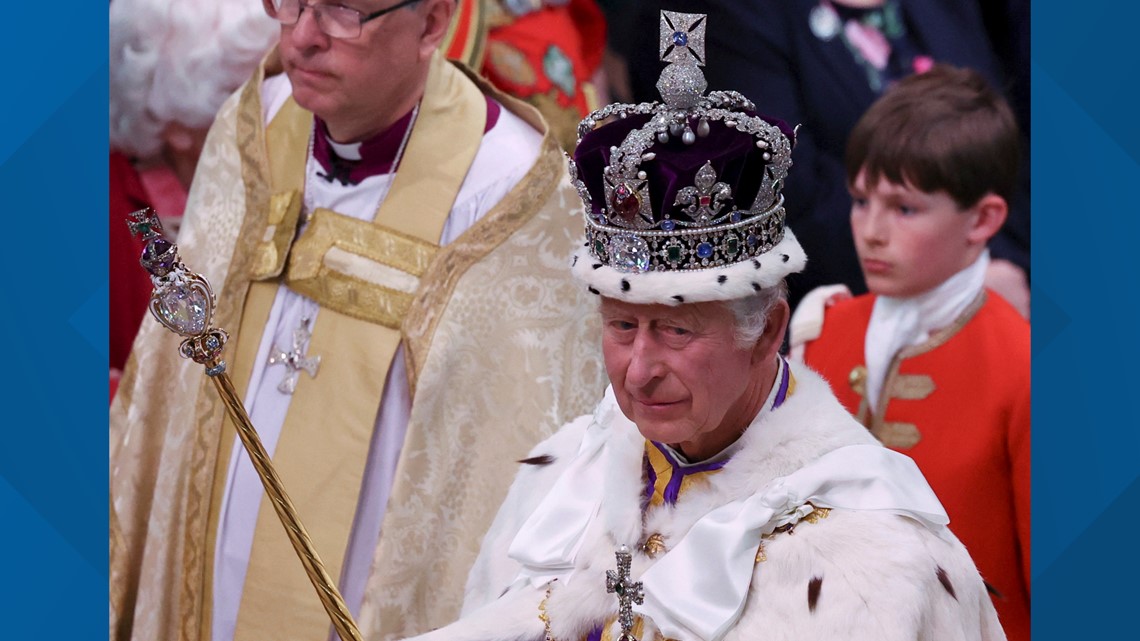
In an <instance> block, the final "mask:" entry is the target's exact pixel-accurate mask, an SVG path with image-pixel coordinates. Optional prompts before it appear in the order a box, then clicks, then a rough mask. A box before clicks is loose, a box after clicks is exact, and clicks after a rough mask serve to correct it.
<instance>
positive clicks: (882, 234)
mask: <svg viewBox="0 0 1140 641" xmlns="http://www.w3.org/2000/svg"><path fill="white" fill-rule="evenodd" d="M865 175H866V172H859V175H858V176H857V177H856V178H855V183H854V184H853V185H851V231H852V233H853V235H854V236H855V249H856V251H857V252H858V254H859V263H860V266H861V267H862V268H863V276H864V277H865V278H866V280H867V288H868V289H870V290H871V292H873V293H875V294H878V295H880V296H892V297H906V296H916V295H918V294H922V293H924V292H927V291H930V290H931V289H933V288H935V287H937V286H938V285H940V284H941V283H942V282H943V281H945V280H946V279H947V278H949V277H951V276H953V275H954V274H956V273H957V272H959V271H961V270H962V269H965V268H966V267H967V266H969V265H970V263H972V262H973V261H974V260H975V259H976V258H977V257H978V254H979V253H980V252H981V250H982V247H984V242H985V239H982V241H981V242H980V243H979V242H978V224H977V223H978V212H977V209H978V206H977V205H976V206H974V207H971V208H969V209H965V210H963V209H961V208H959V207H958V204H957V203H956V202H954V199H953V198H951V197H950V195H949V194H947V193H946V192H935V193H927V192H923V191H920V190H918V189H915V188H913V187H911V186H909V185H899V184H895V183H891V182H888V181H886V180H885V179H884V180H880V181H879V182H878V184H875V185H867V184H866V179H865Z"/></svg>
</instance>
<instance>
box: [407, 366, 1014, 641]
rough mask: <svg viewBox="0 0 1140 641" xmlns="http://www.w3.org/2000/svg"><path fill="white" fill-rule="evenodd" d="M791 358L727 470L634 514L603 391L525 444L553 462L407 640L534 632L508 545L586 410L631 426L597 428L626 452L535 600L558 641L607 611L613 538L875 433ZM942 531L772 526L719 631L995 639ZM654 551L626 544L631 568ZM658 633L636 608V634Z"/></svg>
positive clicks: (632, 487) (685, 520) (679, 530)
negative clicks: (447, 600)
mask: <svg viewBox="0 0 1140 641" xmlns="http://www.w3.org/2000/svg"><path fill="white" fill-rule="evenodd" d="M792 370H793V375H794V377H795V381H796V387H795V389H794V393H792V394H791V395H790V396H789V397H788V399H787V401H786V402H785V403H784V404H783V406H781V407H780V408H779V409H777V410H775V411H772V412H765V413H761V415H760V416H759V417H757V419H756V420H755V421H754V422H753V424H752V425H751V426H750V427H749V429H748V430H747V431H746V432H745V434H744V435H743V436H742V437H741V449H740V450H739V451H738V452H737V453H736V454H735V455H734V456H733V458H732V460H731V461H729V463H728V464H727V465H726V466H725V467H724V469H723V470H722V471H720V472H719V473H718V474H716V475H714V476H713V477H711V478H712V481H711V482H710V483H708V484H697V485H694V486H693V487H692V488H691V489H690V490H688V491H687V492H686V493H685V494H683V495H682V497H681V499H680V500H679V501H678V503H677V505H676V506H675V507H661V508H657V509H651V510H650V512H649V514H648V516H647V518H646V519H645V521H646V522H645V523H644V524H643V523H642V519H641V515H640V510H639V508H638V505H639V501H640V496H641V493H642V492H643V490H644V481H642V480H641V472H640V470H641V465H642V455H643V448H644V440H643V438H642V437H641V435H640V434H638V433H637V432H636V430H633V429H630V428H629V427H626V426H628V425H629V423H628V422H626V421H616V422H615V421H612V417H613V416H614V412H620V410H619V409H617V408H616V406H615V405H614V403H613V400H612V396H611V395H610V394H607V397H606V399H605V400H603V401H602V403H601V404H599V405H598V408H597V410H596V411H595V414H594V415H593V416H583V417H580V418H579V419H577V420H575V421H573V422H571V423H569V424H567V425H566V426H564V427H563V428H562V429H561V430H560V431H559V432H558V433H557V434H555V435H554V436H552V437H551V438H549V439H548V440H546V441H545V442H543V443H542V444H540V445H539V446H538V447H536V448H535V449H534V450H533V451H532V456H535V457H538V456H546V457H550V458H552V459H553V461H552V462H550V463H548V464H544V465H531V464H528V465H524V466H523V467H522V469H521V470H520V471H519V473H518V475H517V476H516V478H515V481H514V484H513V485H512V487H511V489H510V493H509V494H508V496H507V499H506V501H505V503H504V504H503V506H502V508H501V509H500V511H499V513H498V516H497V517H496V518H495V521H494V523H493V524H492V526H491V529H490V531H489V532H488V534H487V536H486V539H485V540H484V542H483V547H482V550H481V551H480V554H479V558H478V560H477V561H476V564H475V567H474V568H473V570H472V572H471V575H470V577H469V579H468V584H467V592H466V601H465V605H464V610H463V616H462V618H461V619H460V620H459V621H457V622H455V623H453V624H451V625H449V626H447V627H444V628H441V629H439V630H436V631H434V632H431V633H429V634H426V635H423V636H420V637H417V638H416V640H417V641H491V640H494V641H512V640H516V639H517V640H520V641H521V640H525V641H534V640H537V639H542V638H543V635H544V633H545V631H544V624H543V622H542V621H541V620H540V619H539V616H538V615H539V604H540V603H541V602H542V600H543V599H544V598H545V597H546V592H547V590H546V587H545V586H542V587H535V586H533V585H532V584H531V582H527V581H523V580H520V581H516V577H517V575H518V572H519V569H520V567H519V564H518V563H517V562H515V561H513V560H511V559H510V558H508V557H507V548H508V547H509V546H510V544H511V542H512V540H513V539H514V537H515V535H516V533H517V532H518V530H519V528H520V527H521V525H522V523H523V522H524V521H525V520H526V518H527V517H528V516H529V515H530V514H531V513H532V512H533V511H534V509H535V508H536V506H537V505H538V504H539V503H540V502H541V501H542V499H543V498H544V497H545V495H546V494H547V492H548V491H549V489H550V488H551V486H552V485H553V484H554V482H555V481H556V480H557V479H558V478H559V477H560V476H561V474H562V472H563V471H564V470H565V468H566V467H567V465H568V464H569V463H570V461H571V460H573V458H574V456H575V454H576V453H577V452H578V448H579V444H580V442H581V439H582V436H583V434H584V432H585V431H586V428H587V427H589V426H590V424H591V423H592V422H595V421H597V422H598V424H599V425H602V426H603V427H606V426H607V425H608V424H610V423H613V424H614V425H615V427H614V429H619V427H618V426H620V429H624V430H625V431H628V432H632V433H628V434H625V433H622V434H618V433H614V434H613V435H611V437H610V438H609V440H608V441H607V445H606V447H607V448H618V450H617V454H618V456H617V458H616V459H614V458H611V459H610V460H611V461H612V460H620V461H622V462H623V464H622V465H620V466H617V467H615V468H614V471H613V473H612V474H609V475H608V477H607V478H606V480H605V483H606V485H607V490H606V495H605V496H606V499H605V501H604V502H603V507H602V514H601V515H600V516H601V518H597V519H595V520H594V523H593V525H591V526H590V528H589V529H588V530H587V531H586V535H585V536H586V540H585V543H584V544H583V546H582V548H581V551H580V552H579V553H578V555H577V558H576V561H575V569H574V571H573V572H572V573H571V574H570V575H569V576H568V577H567V579H566V580H564V581H559V582H557V583H555V584H554V587H553V589H552V590H551V591H550V596H549V598H548V599H547V602H546V604H545V609H546V612H547V614H548V615H549V618H550V632H551V636H552V637H553V638H554V639H556V640H557V641H579V640H580V639H583V638H584V637H585V636H586V635H587V634H588V633H589V632H590V630H592V629H593V628H594V627H595V626H597V625H598V624H599V623H601V622H602V621H604V620H607V619H611V618H612V617H614V616H616V614H617V603H618V602H617V598H616V597H615V596H614V595H612V594H607V593H606V590H605V585H606V582H605V572H606V570H607V569H612V568H614V567H615V564H614V550H615V548H616V546H617V543H616V541H619V540H624V541H641V540H643V539H644V537H645V536H646V535H648V534H649V533H654V532H656V533H660V534H662V535H663V536H664V542H665V545H666V550H671V549H672V548H673V546H674V545H676V543H677V542H678V541H679V540H680V539H681V538H682V537H683V536H684V535H685V533H686V532H687V531H688V530H689V528H690V527H691V526H692V525H693V523H694V522H696V520H697V519H698V518H700V517H701V516H702V515H704V514H706V513H707V512H709V511H710V510H712V509H714V508H716V507H718V506H721V505H723V504H725V503H727V502H729V501H732V500H735V499H741V498H745V497H748V496H751V495H753V494H755V493H757V492H758V491H759V490H760V489H761V488H763V487H764V486H765V484H766V483H768V482H769V481H770V480H771V479H774V478H776V477H781V476H785V475H787V474H789V473H791V472H793V471H795V470H797V469H799V468H800V467H802V466H803V465H804V464H806V463H808V462H810V461H812V460H814V459H816V458H818V457H819V456H821V455H822V454H824V453H827V452H829V451H832V450H834V449H836V448H839V447H842V446H845V445H852V444H863V443H874V442H875V441H874V439H873V437H871V435H870V434H869V433H868V432H867V430H865V429H864V428H863V427H862V426H860V425H859V424H857V423H856V422H855V421H854V420H852V419H851V418H850V416H849V415H848V413H847V412H846V411H845V410H844V409H843V408H842V407H841V406H840V405H839V403H838V402H837V401H836V400H835V398H834V397H833V396H832V394H831V391H830V390H829V389H828V387H827V383H826V382H824V381H823V379H821V378H820V377H819V376H818V375H817V374H815V373H814V372H812V371H810V370H808V369H807V368H805V367H804V366H802V365H797V364H793V365H792ZM610 454H611V455H612V454H613V453H612V452H611V453H610ZM947 538H948V539H950V540H949V541H948V540H947V539H944V538H939V536H937V535H936V534H934V533H933V532H931V531H930V530H928V529H926V528H925V527H924V526H923V525H921V524H919V523H918V522H917V521H915V520H911V519H909V518H906V517H902V516H897V515H892V514H886V513H882V512H871V511H845V510H839V509H834V510H831V512H830V514H829V515H828V516H827V517H826V518H823V519H821V520H818V521H817V522H814V523H808V522H801V523H800V524H799V525H797V526H796V527H795V529H794V531H793V532H792V533H786V532H785V533H776V534H774V535H772V537H771V538H768V539H765V540H764V541H763V545H764V554H765V556H766V560H764V561H761V562H758V563H756V565H755V569H754V572H753V575H752V582H751V586H750V588H749V593H748V598H747V601H746V603H745V606H744V609H743V612H742V614H741V616H740V618H739V619H738V620H737V622H736V625H735V626H734V627H733V628H732V629H730V630H729V631H728V633H727V634H726V635H725V636H724V638H723V641H746V640H747V641H754V640H756V639H765V640H767V639H795V640H796V641H802V640H804V639H811V640H819V639H849V640H863V639H866V640H874V641H891V640H896V639H897V640H900V641H901V640H909V641H913V640H918V639H923V640H925V639H930V640H934V639H937V640H939V641H957V640H963V641H965V640H987V641H988V640H1000V639H1004V638H1005V635H1004V634H1003V632H1002V630H1001V627H1000V625H999V624H998V621H997V617H996V614H995V613H994V609H993V605H992V604H991V602H990V599H989V596H988V595H987V593H986V590H985V587H984V585H983V583H982V579H981V577H980V576H979V575H978V571H977V569H976V568H975V567H974V564H973V562H972V561H971V560H970V557H969V555H968V554H967V552H966V550H965V548H964V547H962V545H961V544H960V543H959V542H958V541H957V539H956V538H953V537H952V536H950V537H947ZM667 554H668V553H667V552H666V555H667ZM660 558H663V557H662V556H659V559H660ZM653 563H655V560H654V559H652V558H649V557H648V556H646V555H645V554H642V553H641V552H640V551H637V552H635V553H634V560H633V568H632V576H633V578H634V579H637V578H638V577H639V576H641V574H643V573H644V572H645V571H646V569H648V568H649V567H651V566H652V565H653ZM657 636H658V634H657V632H656V628H655V627H654V626H653V624H652V622H650V621H646V622H645V631H644V632H643V634H642V639H643V641H653V639H654V638H656V637H657ZM616 637H617V634H616V631H614V637H613V638H616ZM682 641H696V640H682Z"/></svg>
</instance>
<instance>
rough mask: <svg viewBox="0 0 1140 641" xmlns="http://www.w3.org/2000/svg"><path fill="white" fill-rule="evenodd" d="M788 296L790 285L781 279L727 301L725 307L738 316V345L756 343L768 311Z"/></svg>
mask: <svg viewBox="0 0 1140 641" xmlns="http://www.w3.org/2000/svg"><path fill="white" fill-rule="evenodd" d="M787 297H788V286H787V284H786V283H785V282H784V281H782V280H781V281H780V282H779V283H776V284H775V285H773V286H772V287H767V288H765V289H762V290H760V291H759V292H757V293H755V294H753V295H751V296H747V297H745V298H737V299H734V300H730V301H725V307H728V309H729V310H730V311H731V312H732V315H733V316H735V317H736V345H737V347H740V348H742V349H747V348H750V347H752V346H753V345H755V344H756V341H758V340H760V335H761V334H763V333H764V328H765V326H766V325H767V323H768V312H770V311H772V308H773V307H775V306H776V303H777V302H779V301H781V300H785V299H786V298H787Z"/></svg>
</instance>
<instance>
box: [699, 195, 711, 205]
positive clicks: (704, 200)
mask: <svg viewBox="0 0 1140 641" xmlns="http://www.w3.org/2000/svg"><path fill="white" fill-rule="evenodd" d="M698 200H699V201H700V203H701V207H708V206H709V203H711V202H712V196H701V197H700V198H699V199H698Z"/></svg>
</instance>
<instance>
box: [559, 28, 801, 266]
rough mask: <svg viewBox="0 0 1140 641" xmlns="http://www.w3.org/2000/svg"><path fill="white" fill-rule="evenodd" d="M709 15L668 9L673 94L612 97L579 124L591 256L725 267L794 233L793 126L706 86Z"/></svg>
mask: <svg viewBox="0 0 1140 641" xmlns="http://www.w3.org/2000/svg"><path fill="white" fill-rule="evenodd" d="M706 25H707V19H706V16H705V15H703V14H689V13H676V12H671V11H662V12H661V21H660V40H659V47H660V57H661V60H663V61H665V62H666V63H668V64H667V66H666V67H665V68H664V70H663V71H662V72H661V76H660V79H659V80H658V83H657V89H658V91H659V92H660V93H661V97H662V99H663V101H664V102H662V103H658V102H650V103H641V104H636V105H631V104H620V103H619V104H611V105H607V106H605V107H603V108H601V109H599V110H597V111H594V112H593V113H591V114H590V115H588V116H587V117H586V118H585V119H583V120H582V122H581V123H580V124H579V126H578V146H577V148H576V149H575V152H574V157H573V158H572V159H570V161H569V170H570V179H571V182H572V183H573V184H574V186H575V187H576V188H577V191H578V194H579V196H580V197H581V199H582V202H583V203H584V204H585V206H586V213H587V216H586V250H587V251H588V253H589V256H588V258H589V259H590V260H591V261H592V264H591V267H593V265H599V266H605V267H609V268H612V269H614V270H617V271H618V272H622V273H626V274H638V273H644V272H663V271H668V272H677V271H693V270H707V269H715V268H721V267H725V266H730V265H733V264H736V263H739V262H741V261H746V260H750V259H756V258H758V257H760V256H762V255H763V254H765V253H767V252H769V251H771V250H772V249H773V248H775V247H776V246H777V245H779V244H780V243H781V242H782V241H783V239H784V234H785V228H784V220H785V212H784V207H783V196H782V194H781V190H782V188H783V183H784V179H785V177H786V176H787V174H788V170H789V168H790V167H791V164H792V161H791V152H792V145H793V140H794V136H795V132H794V130H790V129H789V128H788V127H787V126H786V125H785V124H784V123H782V122H780V121H776V120H768V119H765V118H763V117H761V116H759V115H758V114H757V113H756V106H755V105H754V104H753V103H752V102H751V101H750V100H748V99H747V98H745V97H744V96H742V95H741V94H739V93H737V92H735V91H713V92H710V93H709V94H708V95H705V94H704V92H705V89H706V88H707V82H706V81H705V77H704V74H703V73H702V72H701V69H700V67H701V66H703V65H704V59H705V52H704V48H705V46H704V45H705V29H706ZM801 253H802V252H801ZM593 269H598V267H593Z"/></svg>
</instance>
